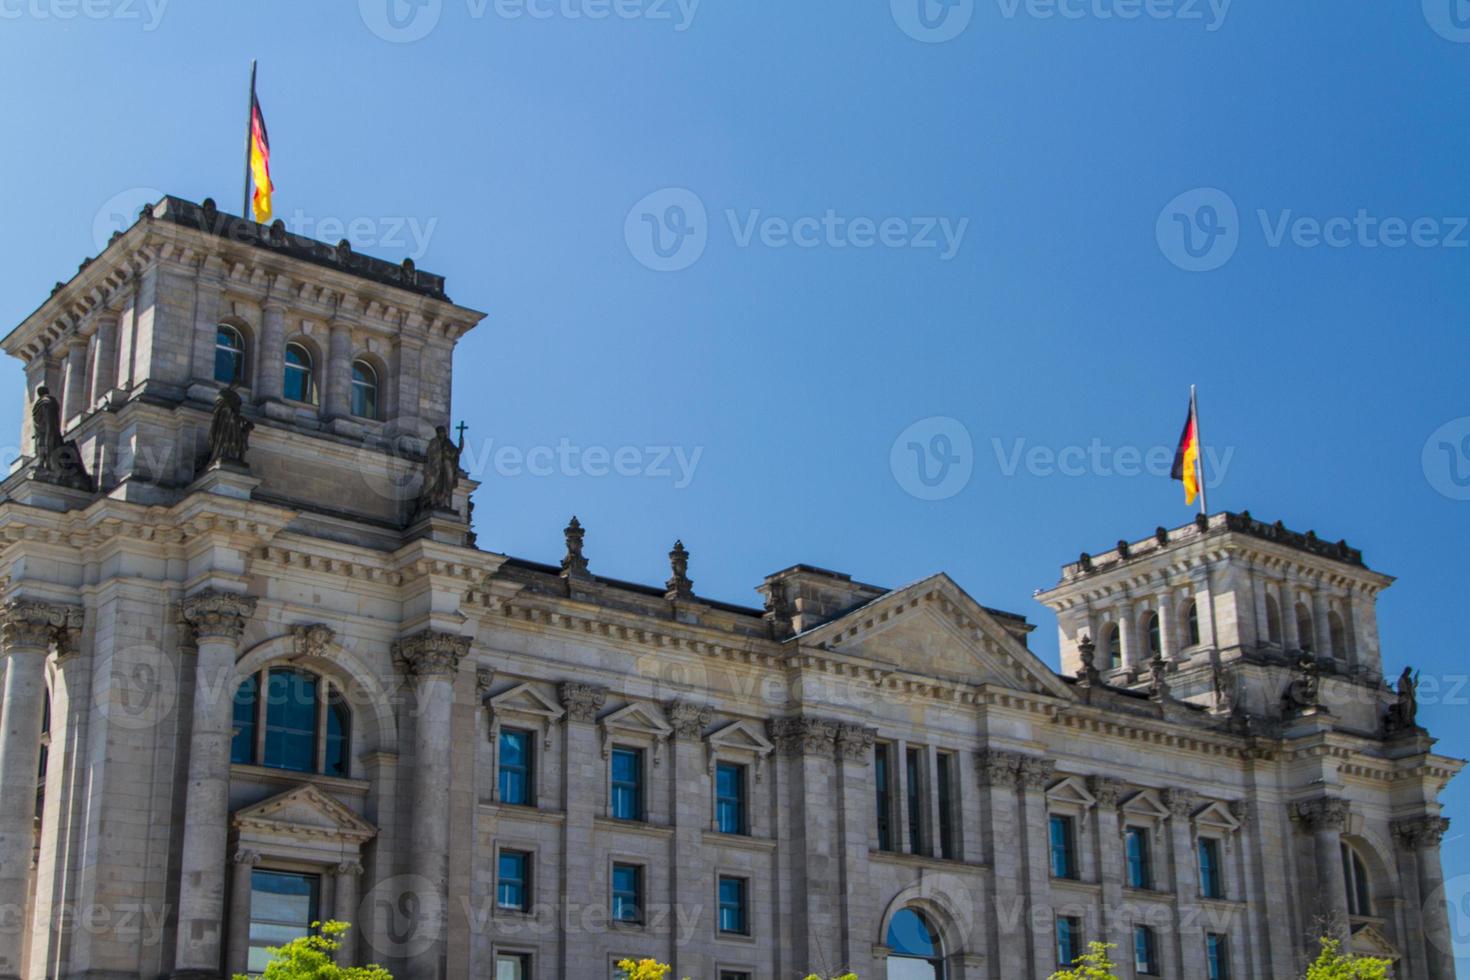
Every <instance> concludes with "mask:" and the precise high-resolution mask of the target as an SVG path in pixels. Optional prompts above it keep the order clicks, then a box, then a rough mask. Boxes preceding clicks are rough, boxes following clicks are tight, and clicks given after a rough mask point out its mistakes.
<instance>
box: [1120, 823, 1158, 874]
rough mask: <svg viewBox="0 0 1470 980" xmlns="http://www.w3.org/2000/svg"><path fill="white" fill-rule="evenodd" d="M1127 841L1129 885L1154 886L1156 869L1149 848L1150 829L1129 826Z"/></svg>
mask: <svg viewBox="0 0 1470 980" xmlns="http://www.w3.org/2000/svg"><path fill="white" fill-rule="evenodd" d="M1125 842H1126V845H1127V850H1128V887H1129V888H1152V887H1153V886H1154V869H1153V857H1152V855H1151V854H1149V849H1148V847H1149V845H1148V830H1147V829H1146V828H1144V827H1129V828H1128V830H1127V831H1126V841H1125Z"/></svg>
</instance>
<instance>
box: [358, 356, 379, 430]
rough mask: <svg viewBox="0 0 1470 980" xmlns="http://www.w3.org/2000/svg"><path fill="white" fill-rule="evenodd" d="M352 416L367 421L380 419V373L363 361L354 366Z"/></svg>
mask: <svg viewBox="0 0 1470 980" xmlns="http://www.w3.org/2000/svg"><path fill="white" fill-rule="evenodd" d="M352 414H353V415H356V416H358V417H359V418H365V419H375V418H377V417H378V372H376V371H374V370H373V369H372V367H371V366H370V365H368V364H366V363H365V362H363V361H355V362H353V365H352Z"/></svg>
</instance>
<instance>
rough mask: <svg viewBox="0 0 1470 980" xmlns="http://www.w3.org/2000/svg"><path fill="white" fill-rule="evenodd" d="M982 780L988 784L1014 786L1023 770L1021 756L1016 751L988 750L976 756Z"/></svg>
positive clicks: (976, 765) (976, 763) (984, 783)
mask: <svg viewBox="0 0 1470 980" xmlns="http://www.w3.org/2000/svg"><path fill="white" fill-rule="evenodd" d="M975 767H976V768H977V769H978V770H979V772H980V782H981V783H982V784H983V785H986V786H1014V785H1015V784H1016V777H1017V775H1018V774H1019V773H1020V771H1021V756H1020V755H1018V754H1016V753H1015V752H997V751H993V750H986V751H984V752H981V753H980V754H979V755H977V756H976V757H975Z"/></svg>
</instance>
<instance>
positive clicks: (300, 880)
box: [246, 871, 321, 975]
mask: <svg viewBox="0 0 1470 980" xmlns="http://www.w3.org/2000/svg"><path fill="white" fill-rule="evenodd" d="M320 900H321V880H320V879H319V878H317V876H316V875H297V874H286V873H284V872H280V871H251V872H250V951H249V953H248V954H247V960H246V962H247V967H246V969H247V970H249V972H250V973H252V974H255V975H259V974H261V973H264V972H265V968H266V966H268V965H269V964H270V961H271V957H270V954H269V953H268V952H266V950H267V948H270V947H276V946H284V945H286V944H287V943H289V942H290V941H291V940H293V939H300V938H302V937H303V936H309V935H311V924H312V923H313V922H316V921H318V919H319V908H318V906H319V904H320Z"/></svg>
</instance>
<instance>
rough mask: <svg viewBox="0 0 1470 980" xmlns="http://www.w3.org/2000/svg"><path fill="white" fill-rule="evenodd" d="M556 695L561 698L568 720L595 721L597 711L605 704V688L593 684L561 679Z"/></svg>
mask: <svg viewBox="0 0 1470 980" xmlns="http://www.w3.org/2000/svg"><path fill="white" fill-rule="evenodd" d="M557 695H558V696H559V697H560V698H561V706H562V707H563V708H565V709H566V710H567V714H566V717H567V720H568V721H584V722H591V721H596V720H597V712H599V711H601V710H602V706H603V705H605V704H607V688H605V687H598V686H597V685H595V684H580V683H578V682H576V681H563V682H562V685H561V687H560V688H559V689H558V691H557Z"/></svg>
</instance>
